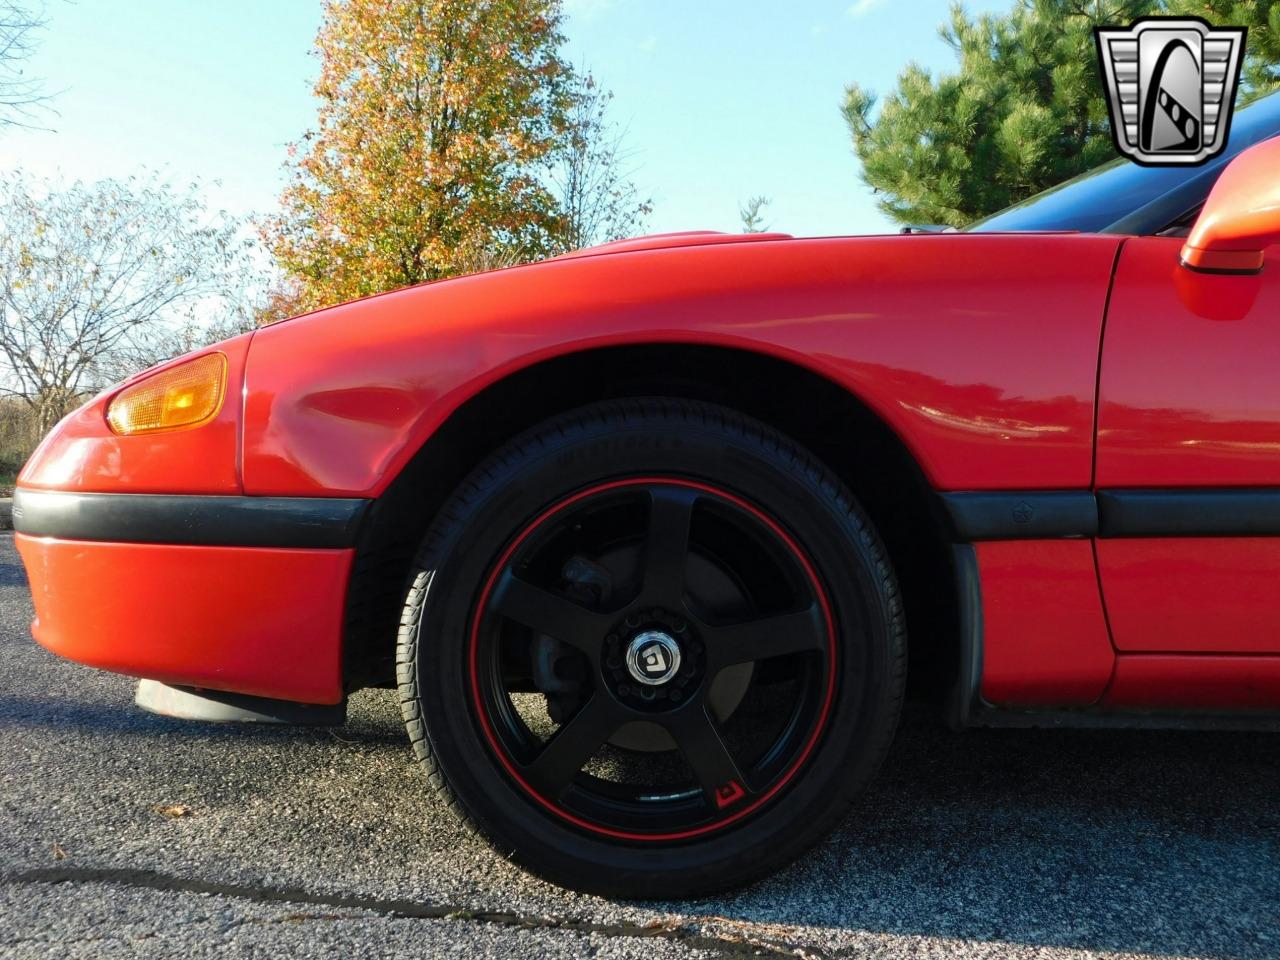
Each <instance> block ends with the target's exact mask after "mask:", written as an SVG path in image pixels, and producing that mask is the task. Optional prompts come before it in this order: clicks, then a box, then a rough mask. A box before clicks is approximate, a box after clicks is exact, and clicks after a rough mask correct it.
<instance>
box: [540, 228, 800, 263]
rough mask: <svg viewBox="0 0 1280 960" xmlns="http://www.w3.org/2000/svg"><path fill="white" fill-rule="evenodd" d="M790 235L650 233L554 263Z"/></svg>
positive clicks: (586, 249) (562, 257)
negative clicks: (615, 254)
mask: <svg viewBox="0 0 1280 960" xmlns="http://www.w3.org/2000/svg"><path fill="white" fill-rule="evenodd" d="M794 239H795V238H794V237H793V236H792V235H791V234H789V233H722V232H720V231H719V230H686V231H684V232H681V233H651V234H649V235H648V236H645V237H632V238H631V239H628V240H614V241H611V242H610V243H601V244H598V245H596V246H594V247H584V248H583V249H581V250H574V251H573V252H572V253H565V254H561V255H560V256H558V257H553V258H552V259H553V260H574V259H577V258H579V257H600V256H606V255H608V254H612V253H634V252H635V251H637V250H666V249H670V248H671V247H704V246H709V245H711V244H721V243H760V242H762V241H767V240H794Z"/></svg>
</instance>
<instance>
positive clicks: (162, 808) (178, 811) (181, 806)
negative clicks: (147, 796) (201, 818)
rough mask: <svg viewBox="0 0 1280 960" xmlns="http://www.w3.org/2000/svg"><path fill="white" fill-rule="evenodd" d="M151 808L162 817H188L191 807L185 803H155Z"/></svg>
mask: <svg viewBox="0 0 1280 960" xmlns="http://www.w3.org/2000/svg"><path fill="white" fill-rule="evenodd" d="M152 809H154V810H155V812H156V813H158V814H160V816H162V817H189V816H191V808H190V807H188V806H187V805H186V804H185V803H170V804H165V803H160V804H156V806H155V807H153V808H152Z"/></svg>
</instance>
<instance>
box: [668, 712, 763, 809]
mask: <svg viewBox="0 0 1280 960" xmlns="http://www.w3.org/2000/svg"><path fill="white" fill-rule="evenodd" d="M664 724H665V726H666V728H667V732H668V733H670V734H671V738H672V739H673V740H675V742H676V746H678V747H679V748H680V752H681V753H682V754H684V758H685V760H686V761H687V762H688V764H689V766H690V767H691V768H692V769H693V772H694V775H695V776H696V777H697V778H698V783H699V784H700V785H701V787H702V792H703V794H704V795H705V796H706V798H707V803H708V804H710V806H711V808H712V809H713V810H717V811H718V810H723V809H726V808H728V807H731V806H733V805H735V804H737V803H739V802H741V801H742V800H743V799H744V798H746V797H747V796H748V794H749V793H750V789H749V788H748V786H747V782H746V780H745V779H744V778H743V776H742V772H741V771H740V770H739V769H738V765H737V763H736V762H734V759H733V756H732V754H730V752H729V748H728V747H727V746H726V745H725V742H724V740H723V739H722V738H721V736H720V730H719V729H718V727H717V726H716V722H715V720H714V719H712V717H711V714H710V713H709V712H708V711H707V708H706V706H705V705H704V704H699V703H691V704H690V705H689V707H688V708H687V709H685V710H679V711H677V712H676V713H673V714H670V715H669V716H668V717H666V718H665V720H664Z"/></svg>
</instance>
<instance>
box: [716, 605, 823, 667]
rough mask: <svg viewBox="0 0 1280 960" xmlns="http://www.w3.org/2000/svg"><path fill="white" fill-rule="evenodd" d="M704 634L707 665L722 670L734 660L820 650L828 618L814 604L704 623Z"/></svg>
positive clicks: (759, 658)
mask: <svg viewBox="0 0 1280 960" xmlns="http://www.w3.org/2000/svg"><path fill="white" fill-rule="evenodd" d="M702 635H703V637H705V638H706V642H707V661H708V667H709V668H713V669H715V670H719V669H721V668H723V667H730V666H733V665H734V664H735V663H747V662H749V661H752V660H767V659H768V658H769V657H780V656H783V655H784V654H788V653H800V652H802V651H805V650H821V649H822V647H823V641H824V639H825V637H826V620H825V618H824V617H823V616H822V610H821V609H820V608H819V607H818V605H817V604H816V603H814V604H811V605H810V606H809V607H808V608H807V609H805V610H801V611H800V612H798V613H784V614H781V615H779V616H776V617H763V618H761V619H759V620H747V621H745V622H743V623H735V624H730V625H727V626H716V627H706V626H704V627H703V628H702Z"/></svg>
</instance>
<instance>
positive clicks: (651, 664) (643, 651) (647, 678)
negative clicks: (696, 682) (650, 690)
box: [627, 630, 680, 687]
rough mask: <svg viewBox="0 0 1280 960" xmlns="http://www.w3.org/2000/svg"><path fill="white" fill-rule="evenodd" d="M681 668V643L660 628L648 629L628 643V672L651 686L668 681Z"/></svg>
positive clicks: (636, 679)
mask: <svg viewBox="0 0 1280 960" xmlns="http://www.w3.org/2000/svg"><path fill="white" fill-rule="evenodd" d="M679 669H680V645H679V644H678V643H676V641H675V640H674V639H673V638H672V637H671V636H670V635H668V634H665V633H662V632H661V631H659V630H646V631H645V632H644V633H640V634H637V635H636V636H635V638H634V639H633V640H632V641H631V642H630V643H629V644H627V672H628V673H630V674H631V676H632V678H633V679H634V680H635V681H636V682H637V683H643V684H645V685H647V686H650V687H656V686H658V685H659V684H663V683H666V682H667V681H668V680H670V679H671V678H672V677H674V676H675V675H676V671H678V670H679Z"/></svg>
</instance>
